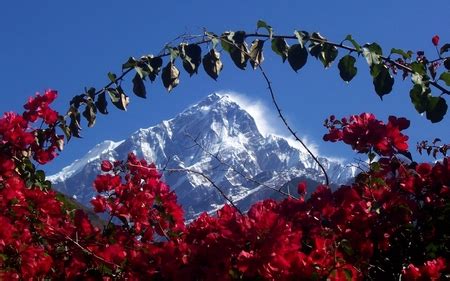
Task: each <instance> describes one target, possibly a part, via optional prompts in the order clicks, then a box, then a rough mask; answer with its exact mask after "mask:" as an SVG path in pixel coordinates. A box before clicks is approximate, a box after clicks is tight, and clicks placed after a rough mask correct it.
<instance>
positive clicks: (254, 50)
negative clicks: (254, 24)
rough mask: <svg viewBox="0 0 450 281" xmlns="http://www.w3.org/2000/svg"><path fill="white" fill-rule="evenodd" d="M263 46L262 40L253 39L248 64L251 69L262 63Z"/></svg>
mask: <svg viewBox="0 0 450 281" xmlns="http://www.w3.org/2000/svg"><path fill="white" fill-rule="evenodd" d="M263 46H264V41H263V40H259V39H255V41H253V43H252V46H251V47H250V64H251V65H252V67H253V69H256V68H257V67H258V65H260V64H261V63H262V62H263V61H264V56H263Z"/></svg>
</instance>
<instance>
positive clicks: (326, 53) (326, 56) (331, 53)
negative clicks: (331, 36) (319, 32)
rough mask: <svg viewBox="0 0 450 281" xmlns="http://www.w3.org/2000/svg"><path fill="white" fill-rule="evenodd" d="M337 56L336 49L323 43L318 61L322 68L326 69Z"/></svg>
mask: <svg viewBox="0 0 450 281" xmlns="http://www.w3.org/2000/svg"><path fill="white" fill-rule="evenodd" d="M337 56H338V49H337V48H336V47H335V46H333V45H331V44H327V43H325V44H324V45H323V47H322V52H321V53H320V57H319V59H320V61H321V62H322V64H323V66H324V67H325V68H328V67H330V65H331V64H332V63H333V61H334V60H335V59H336V58H337Z"/></svg>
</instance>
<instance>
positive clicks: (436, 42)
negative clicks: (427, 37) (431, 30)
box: [431, 35, 439, 46]
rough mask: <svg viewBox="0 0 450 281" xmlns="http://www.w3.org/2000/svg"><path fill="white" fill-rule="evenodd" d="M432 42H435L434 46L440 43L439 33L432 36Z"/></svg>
mask: <svg viewBox="0 0 450 281" xmlns="http://www.w3.org/2000/svg"><path fill="white" fill-rule="evenodd" d="M431 42H433V45H434V46H437V45H439V35H434V36H433V38H431Z"/></svg>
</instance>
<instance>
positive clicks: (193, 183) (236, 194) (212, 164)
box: [49, 94, 354, 219]
mask: <svg viewBox="0 0 450 281" xmlns="http://www.w3.org/2000/svg"><path fill="white" fill-rule="evenodd" d="M129 152H134V153H135V154H137V156H138V157H144V158H145V159H146V160H147V161H150V162H154V163H155V164H156V165H157V167H167V168H173V169H180V168H181V169H183V168H184V169H191V170H195V171H199V172H203V173H204V174H205V175H207V176H208V177H209V178H210V179H212V180H213V181H214V183H215V184H216V185H217V186H218V187H220V188H221V190H223V191H224V192H225V194H227V196H228V197H230V198H231V199H232V200H233V201H235V203H236V204H237V205H238V206H240V207H241V208H242V209H244V210H245V209H247V208H248V207H249V206H250V204H251V203H254V202H255V200H259V199H263V198H267V197H279V194H278V193H277V192H275V191H274V190H273V189H278V188H280V187H282V186H283V185H285V184H287V183H288V182H290V181H292V180H293V181H298V180H299V179H300V178H303V179H308V180H310V181H314V182H321V181H323V175H322V174H321V172H320V170H319V169H318V166H317V164H316V163H315V162H314V161H313V160H312V158H311V157H310V156H309V155H307V154H305V153H303V152H302V151H300V150H299V149H297V148H295V147H293V146H291V145H290V144H289V142H288V141H287V140H286V139H285V138H283V137H280V136H275V135H268V136H263V135H262V134H261V133H260V131H259V130H258V128H257V125H256V123H255V120H254V119H253V117H252V116H251V115H250V114H249V113H248V112H247V111H245V110H244V109H243V108H242V107H241V106H239V104H238V103H236V102H235V101H234V100H233V99H232V98H231V97H230V96H228V95H219V94H211V95H209V96H208V97H207V98H206V99H204V100H203V101H201V102H200V103H198V104H196V105H193V106H191V107H189V108H188V109H186V110H185V111H183V112H182V113H180V114H178V115H177V116H176V117H175V118H173V119H170V120H167V121H163V122H161V123H160V124H158V125H156V126H153V127H150V128H147V129H140V130H138V131H137V132H135V133H134V134H132V135H131V136H130V137H129V138H128V139H126V140H123V141H120V142H112V141H105V142H103V143H101V144H98V145H97V146H95V147H94V148H93V149H92V150H91V151H89V152H88V153H87V154H86V155H85V156H84V157H83V158H81V159H79V160H77V161H75V162H74V163H73V164H71V165H69V166H68V167H66V168H64V169H63V170H62V171H61V172H60V173H58V174H55V175H53V176H50V177H49V179H50V180H51V181H52V182H53V183H54V186H55V188H56V189H57V190H60V191H61V192H63V193H66V194H68V195H71V196H74V197H75V198H77V200H79V201H80V202H81V203H82V204H85V205H89V201H90V199H91V198H92V196H93V195H94V189H93V188H92V187H91V183H92V182H93V180H94V178H95V175H97V174H98V173H99V172H100V168H99V167H100V162H101V160H103V159H109V160H113V159H121V160H122V159H126V156H127V154H128V153H129ZM219 160H220V161H219ZM320 160H321V162H322V163H323V165H324V166H325V167H326V169H327V170H328V173H329V176H330V179H331V181H332V182H333V183H335V184H340V183H345V182H347V181H348V180H349V179H350V178H351V177H353V175H354V171H353V170H352V169H349V168H347V167H345V166H344V165H342V164H340V163H338V162H335V161H331V160H328V159H326V158H320ZM164 177H165V180H166V181H167V183H168V184H169V185H170V186H171V187H172V189H174V190H175V191H176V193H177V196H178V198H179V202H180V203H181V204H182V205H183V207H184V209H185V211H186V216H187V218H188V219H190V218H193V217H194V216H196V215H198V214H199V213H201V212H203V211H213V210H215V209H217V208H219V207H220V206H221V205H222V204H223V203H224V198H222V197H221V196H220V194H219V193H218V192H217V190H215V189H214V188H213V187H212V186H211V184H210V182H209V181H208V180H207V179H205V178H204V177H202V176H201V175H199V174H195V173H184V172H183V173H181V172H171V173H165V174H164ZM286 186H289V185H286ZM311 187H312V186H311ZM271 188H272V189H271ZM288 192H289V191H288ZM294 193H295V191H294Z"/></svg>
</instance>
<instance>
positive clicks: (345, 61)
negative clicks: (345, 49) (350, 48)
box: [338, 55, 358, 82]
mask: <svg viewBox="0 0 450 281" xmlns="http://www.w3.org/2000/svg"><path fill="white" fill-rule="evenodd" d="M355 63H356V59H355V58H354V57H353V56H351V55H346V56H343V57H342V58H341V59H340V60H339V64H338V68H339V75H340V76H341V78H342V80H344V81H345V82H350V81H351V80H352V79H353V77H355V75H356V73H357V71H358V69H357V68H356V67H355Z"/></svg>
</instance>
